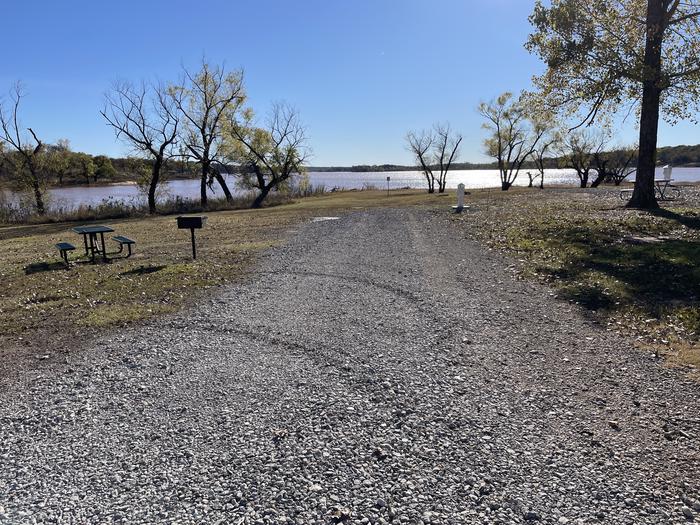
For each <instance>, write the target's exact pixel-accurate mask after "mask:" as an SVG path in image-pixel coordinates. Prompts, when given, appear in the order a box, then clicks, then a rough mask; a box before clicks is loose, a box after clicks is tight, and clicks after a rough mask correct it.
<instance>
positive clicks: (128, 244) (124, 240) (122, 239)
mask: <svg viewBox="0 0 700 525" xmlns="http://www.w3.org/2000/svg"><path fill="white" fill-rule="evenodd" d="M112 240H114V241H117V242H118V243H119V251H118V252H117V253H122V251H123V250H124V245H126V247H127V248H128V249H129V251H128V253H127V256H126V258H127V259H128V258H129V257H131V246H132V245H133V244H136V241H134V240H133V239H129V238H128V237H124V236H123V235H115V236H114V237H112Z"/></svg>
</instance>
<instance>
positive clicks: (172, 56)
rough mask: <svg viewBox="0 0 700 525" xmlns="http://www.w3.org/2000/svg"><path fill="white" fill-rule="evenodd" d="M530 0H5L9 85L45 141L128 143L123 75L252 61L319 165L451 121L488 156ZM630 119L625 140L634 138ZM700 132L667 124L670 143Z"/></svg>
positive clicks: (248, 71)
mask: <svg viewBox="0 0 700 525" xmlns="http://www.w3.org/2000/svg"><path fill="white" fill-rule="evenodd" d="M532 5H533V2H532V1H529V0H489V1H487V2H484V1H483V0H199V1H198V2H192V1H183V0H169V1H164V0H140V1H134V0H120V1H119V2H103V1H98V0H89V1H86V0H68V1H66V2H55V1H49V0H42V1H38V2H6V3H5V5H4V6H3V12H2V18H3V24H2V31H0V46H1V47H0V49H2V61H0V91H2V92H6V91H7V89H8V88H9V87H10V86H11V84H12V83H13V82H14V81H16V80H21V81H22V82H23V83H24V85H25V87H26V89H27V94H28V96H27V98H26V101H25V106H24V111H23V119H22V120H23V123H24V125H27V126H32V127H33V128H34V129H35V130H36V131H37V132H38V133H39V135H40V136H41V137H42V138H43V139H44V140H46V141H48V142H54V141H56V140H57V139H59V138H64V137H65V138H68V139H69V140H70V141H71V144H72V146H73V149H75V150H81V151H87V152H89V153H92V154H100V153H104V154H108V155H113V156H119V155H125V154H126V153H127V151H128V150H127V148H126V147H125V146H124V145H122V144H120V143H118V142H116V141H115V139H114V135H113V133H112V131H111V130H110V129H109V128H108V127H107V126H106V125H105V123H104V121H103V120H102V117H101V116H100V114H99V109H100V107H101V106H102V97H103V94H104V92H105V90H106V89H107V88H108V87H109V85H110V83H111V82H112V81H114V80H115V79H117V78H122V79H130V80H134V81H138V80H140V79H160V80H164V81H171V80H173V81H174V80H176V79H177V78H178V76H179V74H180V71H181V67H182V65H185V66H187V67H189V68H196V66H197V64H198V63H199V62H200V61H201V59H202V57H203V56H205V57H206V58H207V59H208V60H209V61H211V62H223V61H225V63H226V65H227V67H230V68H238V67H242V68H243V69H244V70H245V79H246V86H247V90H248V93H249V95H250V102H251V104H252V106H253V108H254V109H255V110H256V111H257V112H258V113H264V112H265V111H266V110H267V109H268V107H269V105H270V103H271V102H273V101H281V100H284V101H287V102H289V103H290V104H291V105H293V106H295V107H296V108H298V109H299V111H300V113H301V117H302V119H303V121H304V123H305V124H306V126H307V128H308V133H309V137H310V141H311V146H312V148H313V151H314V156H313V159H312V164H314V165H331V164H334V165H350V164H375V163H377V164H379V163H402V164H404V163H405V164H408V163H411V158H410V155H409V154H408V152H407V151H406V150H405V146H404V140H403V137H404V135H405V134H406V132H407V131H408V130H410V129H420V128H424V127H429V126H430V125H431V124H432V123H433V122H435V121H449V122H450V123H451V124H452V126H453V127H454V128H455V129H456V130H458V131H459V132H461V133H462V134H463V135H464V140H465V142H464V148H463V154H462V159H463V160H470V161H482V160H484V159H485V157H484V156H483V155H482V154H481V141H482V139H483V131H482V129H481V121H480V118H479V116H478V115H477V113H476V110H475V108H476V106H477V104H478V103H479V102H480V101H481V100H488V99H491V98H492V97H494V96H496V95H498V94H499V93H501V92H503V91H506V90H509V91H515V92H517V91H519V90H520V89H523V88H527V87H529V85H530V78H531V76H532V75H533V74H535V73H537V72H539V71H541V70H542V64H540V63H539V61H538V60H537V59H536V58H535V57H532V56H530V55H528V53H527V52H526V51H525V50H524V49H523V43H524V42H525V40H526V38H527V35H528V32H529V29H530V27H529V24H528V22H527V17H528V15H529V14H530V11H531V10H532ZM634 138H635V135H634V131H633V130H632V129H627V130H624V131H622V132H621V140H622V141H628V142H630V141H634ZM696 143H700V136H699V133H698V128H697V127H696V126H694V125H691V124H681V125H679V126H676V127H675V128H670V127H668V126H663V127H662V129H661V134H660V144H661V145H674V144H696Z"/></svg>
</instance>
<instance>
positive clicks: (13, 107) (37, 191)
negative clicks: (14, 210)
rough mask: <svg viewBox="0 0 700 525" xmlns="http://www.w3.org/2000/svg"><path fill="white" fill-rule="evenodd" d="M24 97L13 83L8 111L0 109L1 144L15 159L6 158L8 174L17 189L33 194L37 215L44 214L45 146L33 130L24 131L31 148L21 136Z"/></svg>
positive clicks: (20, 89)
mask: <svg viewBox="0 0 700 525" xmlns="http://www.w3.org/2000/svg"><path fill="white" fill-rule="evenodd" d="M23 97H24V92H23V90H22V85H21V84H20V83H19V82H18V83H16V84H15V85H14V86H13V88H12V90H11V91H10V100H11V103H10V108H9V109H6V108H5V107H4V106H3V105H0V142H4V143H5V144H6V145H7V146H9V149H12V150H14V152H15V155H12V156H9V154H6V160H7V161H8V162H9V163H10V171H11V173H12V176H14V177H15V179H16V180H17V182H18V183H19V185H20V187H22V188H23V189H27V190H29V191H31V192H32V193H33V194H34V201H35V204H36V210H37V213H39V215H44V213H46V207H45V204H44V186H45V182H46V181H45V180H44V176H43V173H42V162H43V160H44V159H43V149H44V144H43V142H41V140H39V138H38V137H37V135H36V133H34V130H33V129H32V128H27V130H28V131H29V134H30V135H31V137H32V138H31V140H32V141H33V142H34V145H31V144H30V139H29V138H28V137H26V136H25V134H24V133H23V132H22V126H21V125H20V123H19V107H20V103H21V101H22V98H23ZM8 153H9V152H8Z"/></svg>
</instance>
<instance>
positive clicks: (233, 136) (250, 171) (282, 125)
mask: <svg viewBox="0 0 700 525" xmlns="http://www.w3.org/2000/svg"><path fill="white" fill-rule="evenodd" d="M226 136H227V140H226V143H225V148H224V149H225V151H226V158H227V159H228V160H229V161H230V162H231V163H235V164H237V165H238V166H239V167H240V170H239V174H238V177H239V180H240V183H241V186H243V187H244V188H249V189H254V190H256V191H257V192H258V194H257V196H256V197H255V200H254V201H253V203H252V207H253V208H259V207H260V206H262V203H263V201H264V200H265V198H266V197H267V196H268V195H269V194H270V192H271V191H274V190H279V189H283V188H285V187H286V186H287V185H288V184H289V183H290V182H291V180H292V177H294V176H295V175H299V174H302V173H304V171H305V169H306V168H305V164H306V162H307V160H308V158H309V156H310V149H309V147H308V144H307V138H306V130H305V129H304V126H303V125H302V123H301V121H300V119H299V113H298V111H297V110H295V109H294V108H292V107H290V106H288V105H287V104H274V105H273V106H272V110H271V112H270V114H269V116H268V118H267V121H266V122H265V124H264V125H263V126H256V125H255V124H254V123H253V112H252V111H250V110H247V111H244V112H243V113H242V116H241V118H238V119H236V118H229V120H228V123H227V126H226Z"/></svg>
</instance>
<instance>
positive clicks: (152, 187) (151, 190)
mask: <svg viewBox="0 0 700 525" xmlns="http://www.w3.org/2000/svg"><path fill="white" fill-rule="evenodd" d="M162 165H163V159H159V158H156V159H155V161H154V162H153V171H151V183H150V184H149V186H148V213H150V214H151V215H153V214H155V212H156V190H157V189H158V182H159V180H160V168H161V166H162Z"/></svg>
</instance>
